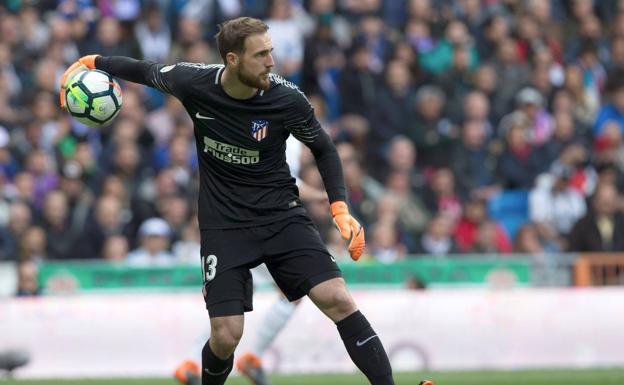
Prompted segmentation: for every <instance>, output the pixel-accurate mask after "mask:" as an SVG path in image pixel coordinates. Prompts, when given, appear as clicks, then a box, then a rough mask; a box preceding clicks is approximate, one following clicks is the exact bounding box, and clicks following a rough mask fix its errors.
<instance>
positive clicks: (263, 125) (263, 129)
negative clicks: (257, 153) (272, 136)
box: [251, 119, 269, 142]
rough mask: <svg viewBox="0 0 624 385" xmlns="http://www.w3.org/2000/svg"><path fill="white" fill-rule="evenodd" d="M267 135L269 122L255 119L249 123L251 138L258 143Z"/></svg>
mask: <svg viewBox="0 0 624 385" xmlns="http://www.w3.org/2000/svg"><path fill="white" fill-rule="evenodd" d="M267 135H269V121H268V120H263V119H256V120H252V121H251V136H253V137H254V139H256V140H257V141H258V142H260V141H261V140H262V139H264V138H266V137H267Z"/></svg>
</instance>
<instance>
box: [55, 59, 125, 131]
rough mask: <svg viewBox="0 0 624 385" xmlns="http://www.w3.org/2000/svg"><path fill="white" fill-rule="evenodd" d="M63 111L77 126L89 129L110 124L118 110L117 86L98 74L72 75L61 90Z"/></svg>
mask: <svg viewBox="0 0 624 385" xmlns="http://www.w3.org/2000/svg"><path fill="white" fill-rule="evenodd" d="M65 102H66V103H65V104H66V107H67V111H69V113H70V114H71V115H72V116H73V117H74V118H75V119H76V120H78V121H79V122H81V123H82V124H85V125H87V126H90V127H98V126H102V125H105V124H107V123H110V122H111V121H112V120H113V118H115V116H117V114H118V113H119V110H120V109H121V103H122V96H121V88H120V87H119V84H118V83H117V82H116V81H115V79H113V77H112V76H111V75H109V74H108V73H106V72H104V71H100V70H90V71H83V72H80V73H78V74H76V75H75V76H74V77H73V78H72V79H71V80H70V81H69V83H68V84H67V88H66V89H65Z"/></svg>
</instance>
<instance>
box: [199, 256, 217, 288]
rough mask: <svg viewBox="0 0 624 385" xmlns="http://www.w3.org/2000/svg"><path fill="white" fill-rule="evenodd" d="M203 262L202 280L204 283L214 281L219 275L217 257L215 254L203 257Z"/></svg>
mask: <svg viewBox="0 0 624 385" xmlns="http://www.w3.org/2000/svg"><path fill="white" fill-rule="evenodd" d="M201 262H202V263H201V268H202V279H203V280H204V282H210V281H212V280H213V279H214V277H215V275H216V274H217V256H216V255H214V254H210V255H209V256H205V255H202V257H201Z"/></svg>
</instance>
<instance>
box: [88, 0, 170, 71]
mask: <svg viewBox="0 0 624 385" xmlns="http://www.w3.org/2000/svg"><path fill="white" fill-rule="evenodd" d="M134 36H135V38H136V40H137V42H138V43H139V47H140V48H141V54H142V56H143V58H144V59H147V60H152V61H164V60H165V59H166V58H167V56H168V55H169V49H170V47H171V32H170V31H169V26H168V25H167V24H166V23H165V16H164V15H163V13H162V11H161V9H160V7H159V6H158V5H157V4H156V3H148V5H147V7H146V8H145V9H143V15H142V17H141V19H140V20H139V21H138V22H137V23H136V24H135V27H134ZM94 52H97V51H94Z"/></svg>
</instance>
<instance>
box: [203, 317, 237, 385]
mask: <svg viewBox="0 0 624 385" xmlns="http://www.w3.org/2000/svg"><path fill="white" fill-rule="evenodd" d="M243 324H244V318H243V315H234V316H225V317H215V318H211V319H210V331H211V335H210V339H209V340H208V341H206V344H205V345H204V348H203V349H202V385H223V384H224V383H225V380H226V379H227V377H228V375H229V374H230V372H231V371H232V367H233V361H234V349H236V346H237V345H238V342H239V341H240V338H241V337H242V335H243Z"/></svg>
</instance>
